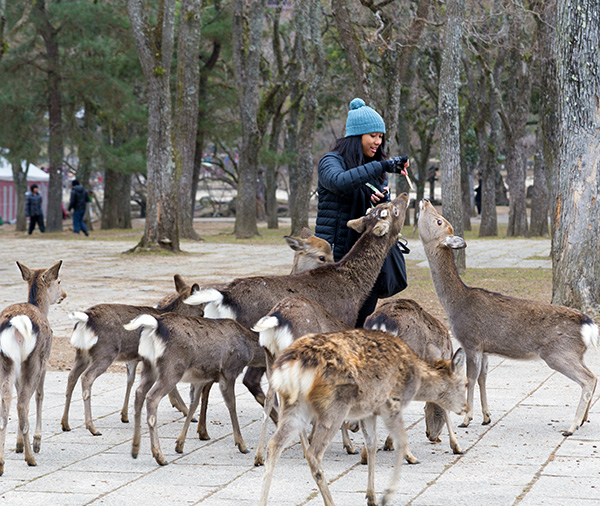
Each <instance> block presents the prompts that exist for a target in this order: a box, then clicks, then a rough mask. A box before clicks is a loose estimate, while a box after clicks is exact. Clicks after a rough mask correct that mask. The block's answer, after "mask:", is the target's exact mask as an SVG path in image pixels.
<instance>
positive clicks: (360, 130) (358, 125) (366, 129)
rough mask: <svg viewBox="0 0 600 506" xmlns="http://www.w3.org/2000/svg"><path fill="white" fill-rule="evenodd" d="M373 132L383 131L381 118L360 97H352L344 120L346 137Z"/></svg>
mask: <svg viewBox="0 0 600 506" xmlns="http://www.w3.org/2000/svg"><path fill="white" fill-rule="evenodd" d="M373 132H381V133H383V134H384V133H385V122H384V121H383V118H382V117H381V116H380V115H379V113H377V111H375V109H372V108H371V107H369V106H368V105H366V104H365V101H364V100H363V99H362V98H355V99H353V100H352V102H350V110H349V111H348V119H347V120H346V137H350V136H351V135H363V134H370V133H373Z"/></svg>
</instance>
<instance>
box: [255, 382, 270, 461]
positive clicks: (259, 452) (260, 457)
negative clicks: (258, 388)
mask: <svg viewBox="0 0 600 506" xmlns="http://www.w3.org/2000/svg"><path fill="white" fill-rule="evenodd" d="M274 405H275V392H274V390H273V389H272V388H271V387H270V386H269V389H268V390H267V399H266V401H265V413H264V418H263V423H262V427H261V430H260V441H259V442H258V447H257V448H256V454H255V455H254V465H255V466H262V465H263V464H264V463H265V456H264V451H265V439H266V437H267V426H268V425H269V414H270V413H271V410H272V409H273V406H274Z"/></svg>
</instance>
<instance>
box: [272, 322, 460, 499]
mask: <svg viewBox="0 0 600 506" xmlns="http://www.w3.org/2000/svg"><path fill="white" fill-rule="evenodd" d="M464 360H465V355H464V352H463V351H462V350H458V351H457V352H456V353H455V355H454V357H453V358H452V360H451V361H445V360H438V361H436V362H435V363H433V364H429V363H427V362H425V361H424V360H421V359H420V358H418V357H417V356H416V355H415V354H414V353H413V351H412V350H411V349H410V348H409V347H408V345H407V344H406V343H404V342H403V341H402V340H401V339H398V338H397V337H396V336H393V335H391V334H388V333H387V332H380V331H376V330H365V329H354V330H347V331H342V332H330V333H326V334H309V335H307V336H304V337H302V338H300V339H298V340H296V341H294V342H293V343H292V344H291V345H290V346H288V348H286V349H285V350H284V351H283V353H282V354H281V355H280V356H279V358H278V359H277V360H276V361H275V364H274V366H273V374H272V376H271V382H272V386H273V388H274V389H275V390H276V391H277V392H278V393H279V395H280V397H281V408H282V409H281V414H280V422H279V425H278V426H277V430H276V432H275V434H274V435H273V437H272V438H271V440H270V441H269V444H268V446H267V459H266V464H265V475H264V478H263V484H262V491H261V498H260V506H266V505H267V500H268V496H269V489H270V487H271V482H272V479H273V471H274V468H275V465H276V463H277V460H278V459H279V457H280V456H281V452H282V451H283V449H284V447H285V446H286V445H287V444H288V442H289V441H290V440H291V439H292V438H293V437H294V436H296V435H297V434H298V433H300V439H301V441H302V446H303V448H304V455H305V457H306V460H307V462H308V465H309V467H310V470H311V473H312V476H313V478H314V480H315V482H316V483H317V486H318V487H319V490H320V492H321V495H322V497H323V501H324V503H325V506H334V502H333V498H332V496H331V493H330V491H329V487H328V485H327V479H326V478H325V474H324V472H323V469H322V460H323V454H324V453H325V450H326V449H327V447H328V446H329V443H330V442H331V440H332V439H333V437H334V435H335V433H336V432H337V430H338V428H339V427H340V425H341V424H342V422H343V421H344V420H346V419H349V418H351V419H358V420H360V425H361V429H362V431H363V435H364V438H365V442H366V445H367V449H368V450H367V451H368V483H367V504H368V505H369V506H374V505H375V504H377V502H376V498H375V486H374V480H375V478H374V466H375V453H376V451H377V446H376V423H377V416H378V415H379V416H381V417H382V418H383V420H384V422H385V424H386V426H387V428H388V430H389V431H390V433H391V434H392V435H393V436H394V439H395V440H396V441H398V443H399V447H400V448H399V452H398V454H397V456H396V463H395V466H394V472H393V476H392V479H391V481H390V485H389V487H388V489H387V490H386V492H385V495H384V496H383V498H382V502H381V504H387V503H388V502H389V501H390V499H391V498H392V496H393V494H394V493H395V490H396V487H397V482H398V478H399V475H400V469H401V467H402V466H401V463H402V458H403V455H404V454H405V451H406V432H405V429H404V424H403V420H402V411H403V409H404V408H405V407H406V406H407V405H408V403H409V402H410V401H411V400H413V399H415V400H421V401H429V402H435V403H437V404H439V405H440V406H442V407H443V408H444V409H448V410H452V411H455V412H457V413H459V414H460V413H463V412H465V411H466V410H467V409H468V407H467V404H466V402H465V391H466V388H467V384H466V382H467V379H466V376H465V374H464V372H463V370H462V369H463V367H462V366H463V364H464ZM311 418H312V420H313V423H314V432H313V437H312V441H311V442H310V445H309V444H308V442H307V438H306V436H305V434H304V430H303V428H304V425H305V423H306V422H307V421H309V420H310V419H311Z"/></svg>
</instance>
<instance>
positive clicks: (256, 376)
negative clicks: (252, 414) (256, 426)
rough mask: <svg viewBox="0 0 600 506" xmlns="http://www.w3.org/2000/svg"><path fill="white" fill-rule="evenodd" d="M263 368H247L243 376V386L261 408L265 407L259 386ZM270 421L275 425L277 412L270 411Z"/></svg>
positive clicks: (263, 371) (263, 395) (262, 393)
mask: <svg viewBox="0 0 600 506" xmlns="http://www.w3.org/2000/svg"><path fill="white" fill-rule="evenodd" d="M265 370H266V369H265V368H264V367H248V369H246V374H244V380H243V383H244V386H245V387H246V388H247V389H248V390H249V391H250V393H251V394H252V395H253V396H254V398H255V399H256V402H258V403H259V404H260V405H261V406H263V407H264V405H265V393H264V392H263V389H262V387H261V386H260V380H261V378H262V376H263V374H264V373H265ZM271 420H273V423H274V424H275V425H277V411H276V410H274V409H273V410H271Z"/></svg>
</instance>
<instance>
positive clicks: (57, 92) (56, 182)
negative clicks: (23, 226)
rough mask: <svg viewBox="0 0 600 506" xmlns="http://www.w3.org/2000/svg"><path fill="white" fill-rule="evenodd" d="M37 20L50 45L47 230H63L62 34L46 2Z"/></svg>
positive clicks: (38, 1)
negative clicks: (53, 22) (53, 24)
mask: <svg viewBox="0 0 600 506" xmlns="http://www.w3.org/2000/svg"><path fill="white" fill-rule="evenodd" d="M33 18H34V22H35V25H36V28H37V31H38V33H39V34H40V35H41V37H42V39H43V40H44V44H45V47H46V67H47V70H46V71H47V74H48V80H47V83H46V84H47V87H48V96H47V100H48V123H49V134H48V160H49V170H48V174H49V176H50V179H49V182H48V211H47V216H46V230H47V231H48V232H60V231H62V205H61V204H62V163H63V149H64V147H63V121H62V97H61V81H62V76H61V67H60V59H59V56H60V55H59V50H58V33H57V30H56V29H55V28H54V27H53V26H52V24H51V23H50V21H49V19H48V11H47V10H46V2H44V0H35V9H34V16H33Z"/></svg>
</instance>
